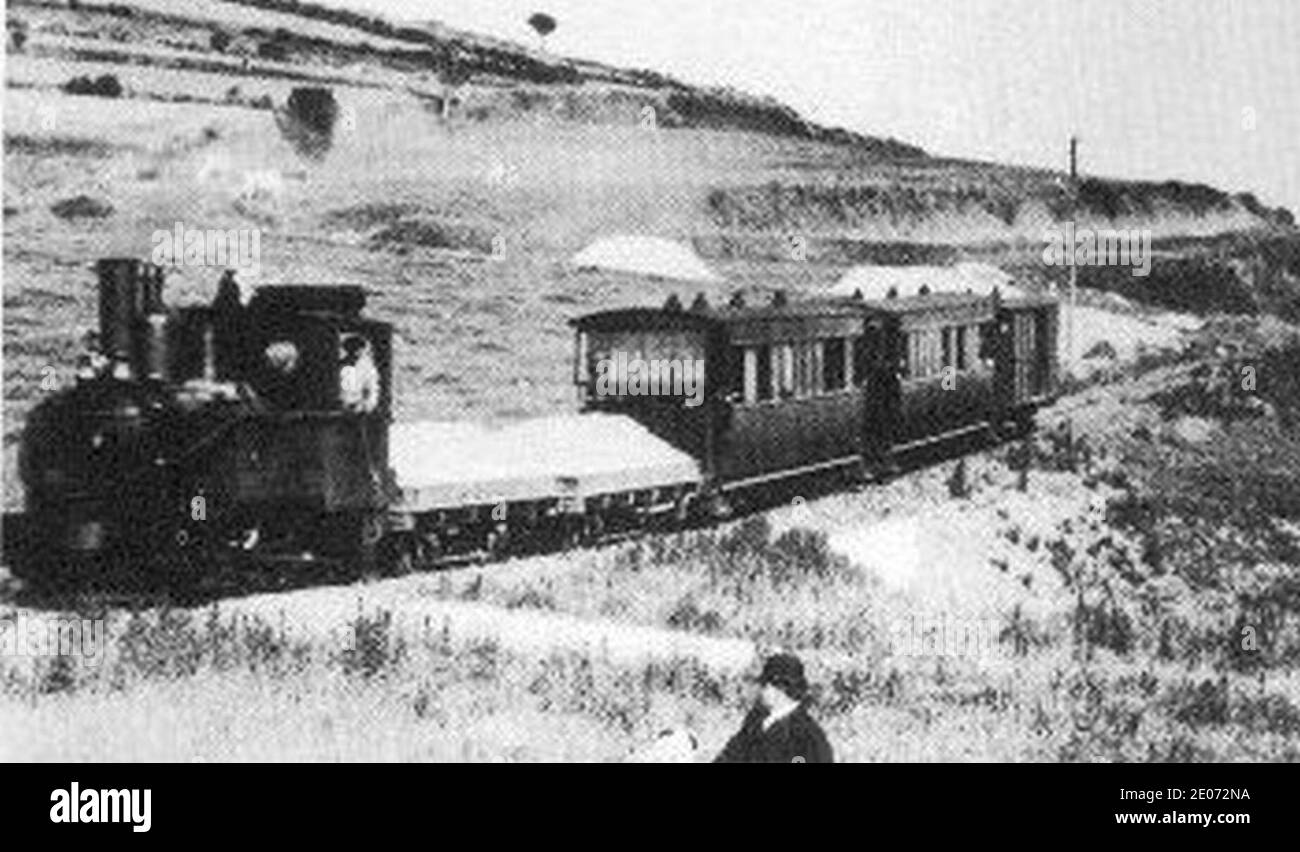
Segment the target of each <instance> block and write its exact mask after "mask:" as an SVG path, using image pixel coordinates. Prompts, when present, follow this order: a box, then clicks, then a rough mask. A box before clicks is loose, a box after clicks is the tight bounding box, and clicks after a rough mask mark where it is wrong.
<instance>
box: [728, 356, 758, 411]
mask: <svg viewBox="0 0 1300 852" xmlns="http://www.w3.org/2000/svg"><path fill="white" fill-rule="evenodd" d="M750 351H751V350H749V349H741V348H740V347H739V346H734V347H732V349H731V386H730V387H729V388H727V394H728V395H729V396H731V397H733V398H737V397H738V398H740V399H744V400H745V401H746V402H753V400H752V399H751V398H750V395H749V393H748V387H747V386H748V382H749V377H750V375H751V373H750V370H749V369H748V367H749V353H750Z"/></svg>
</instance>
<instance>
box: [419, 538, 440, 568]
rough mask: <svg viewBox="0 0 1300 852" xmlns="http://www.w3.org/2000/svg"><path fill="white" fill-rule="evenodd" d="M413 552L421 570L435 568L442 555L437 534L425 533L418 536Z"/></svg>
mask: <svg viewBox="0 0 1300 852" xmlns="http://www.w3.org/2000/svg"><path fill="white" fill-rule="evenodd" d="M415 552H416V556H417V559H418V562H419V565H420V567H421V568H436V567H438V564H439V563H440V562H441V561H442V557H443V555H444V548H443V546H442V539H441V538H440V537H439V536H438V534H437V533H433V532H431V533H425V534H423V535H421V536H419V539H418V541H417V542H416V551H415Z"/></svg>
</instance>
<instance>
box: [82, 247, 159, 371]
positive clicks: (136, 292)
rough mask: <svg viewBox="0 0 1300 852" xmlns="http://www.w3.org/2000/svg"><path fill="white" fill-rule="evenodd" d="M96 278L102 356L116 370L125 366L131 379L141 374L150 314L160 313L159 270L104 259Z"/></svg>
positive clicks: (139, 262)
mask: <svg viewBox="0 0 1300 852" xmlns="http://www.w3.org/2000/svg"><path fill="white" fill-rule="evenodd" d="M95 271H96V273H97V274H98V276H99V337H100V345H101V346H103V348H104V355H105V356H107V357H108V359H109V360H110V361H111V362H112V363H113V364H114V366H115V367H116V366H117V365H120V364H125V365H127V366H128V367H129V368H130V371H131V377H134V376H136V375H139V374H140V373H141V372H142V369H141V367H142V363H141V362H142V359H143V355H144V353H143V351H142V349H143V343H144V336H143V335H142V334H141V331H142V329H143V327H144V326H145V325H146V323H147V317H148V316H149V315H150V314H160V313H162V312H163V311H164V308H163V301H162V284H163V274H162V269H161V268H160V267H158V266H156V265H154V264H152V263H148V262H146V261H142V260H137V259H135V258H129V257H128V258H121V257H114V258H104V259H102V260H100V261H99V262H98V263H96V264H95Z"/></svg>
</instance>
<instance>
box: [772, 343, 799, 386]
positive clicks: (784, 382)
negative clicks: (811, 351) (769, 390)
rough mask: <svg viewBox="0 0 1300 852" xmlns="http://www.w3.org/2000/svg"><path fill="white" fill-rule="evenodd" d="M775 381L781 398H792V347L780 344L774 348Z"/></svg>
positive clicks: (787, 344)
mask: <svg viewBox="0 0 1300 852" xmlns="http://www.w3.org/2000/svg"><path fill="white" fill-rule="evenodd" d="M774 354H775V356H776V357H775V360H776V361H777V368H776V381H777V388H778V390H779V393H780V395H781V397H782V398H785V397H791V396H794V388H795V385H794V369H795V368H794V346H792V345H791V344H789V343H782V344H781V345H780V346H777V347H776V350H775V353H774Z"/></svg>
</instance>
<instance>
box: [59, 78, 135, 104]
mask: <svg viewBox="0 0 1300 852" xmlns="http://www.w3.org/2000/svg"><path fill="white" fill-rule="evenodd" d="M63 91H65V92H67V93H68V94H69V95H93V96H95V97H100V98H120V97H121V96H122V91H123V89H122V84H121V83H120V82H119V81H118V79H117V77H116V76H115V75H113V74H104V75H101V76H100V77H97V78H96V79H94V80H92V79H90V78H89V77H73V78H72V79H71V80H69V81H68V82H66V83H64V84H63Z"/></svg>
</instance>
